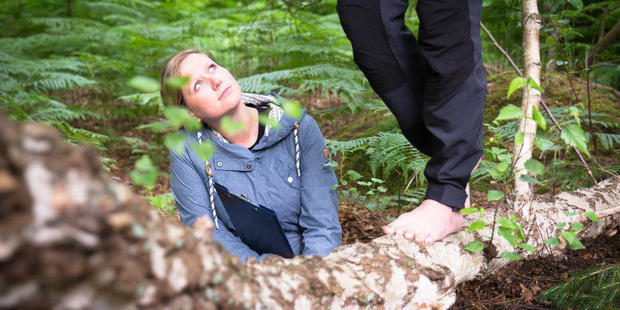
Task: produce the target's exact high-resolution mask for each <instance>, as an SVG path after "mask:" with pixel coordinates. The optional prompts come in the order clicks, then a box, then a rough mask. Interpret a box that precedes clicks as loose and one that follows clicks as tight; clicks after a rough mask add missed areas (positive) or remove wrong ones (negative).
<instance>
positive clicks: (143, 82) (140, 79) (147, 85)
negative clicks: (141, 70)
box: [127, 76, 159, 93]
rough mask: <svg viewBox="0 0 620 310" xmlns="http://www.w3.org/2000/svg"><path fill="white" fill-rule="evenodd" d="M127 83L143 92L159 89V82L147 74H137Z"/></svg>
mask: <svg viewBox="0 0 620 310" xmlns="http://www.w3.org/2000/svg"><path fill="white" fill-rule="evenodd" d="M127 84H128V85H129V86H131V87H133V88H135V89H137V90H139V91H141V92H145V93H152V92H156V91H158V90H159V83H157V81H155V80H154V79H152V78H150V77H146V76H136V77H133V78H132V79H131V80H129V81H128V82H127Z"/></svg>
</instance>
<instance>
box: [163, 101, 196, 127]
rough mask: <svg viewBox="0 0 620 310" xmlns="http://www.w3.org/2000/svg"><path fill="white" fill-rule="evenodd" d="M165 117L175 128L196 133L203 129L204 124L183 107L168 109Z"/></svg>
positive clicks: (165, 111)
mask: <svg viewBox="0 0 620 310" xmlns="http://www.w3.org/2000/svg"><path fill="white" fill-rule="evenodd" d="M164 116H165V117H166V119H167V120H168V121H169V122H170V125H172V127H173V128H175V129H179V128H181V127H185V128H186V129H187V130H189V131H191V132H196V131H198V130H200V128H202V124H201V123H200V121H199V120H198V119H196V117H194V116H193V115H192V114H191V113H190V112H189V111H188V110H187V109H185V108H182V107H166V109H165V110H164Z"/></svg>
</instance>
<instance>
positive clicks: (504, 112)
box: [495, 104, 523, 121]
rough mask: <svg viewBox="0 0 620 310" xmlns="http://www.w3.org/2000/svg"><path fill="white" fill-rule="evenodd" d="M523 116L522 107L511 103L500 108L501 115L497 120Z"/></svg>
mask: <svg viewBox="0 0 620 310" xmlns="http://www.w3.org/2000/svg"><path fill="white" fill-rule="evenodd" d="M521 117H523V112H522V111H521V108H519V107H517V106H515V105H514V104H509V105H507V106H505V107H503V108H502V109H501V110H499V115H497V117H496V118H495V121H503V120H511V119H517V118H521Z"/></svg>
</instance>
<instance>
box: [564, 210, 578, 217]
mask: <svg viewBox="0 0 620 310" xmlns="http://www.w3.org/2000/svg"><path fill="white" fill-rule="evenodd" d="M562 213H564V215H566V216H575V215H577V213H575V212H570V211H562Z"/></svg>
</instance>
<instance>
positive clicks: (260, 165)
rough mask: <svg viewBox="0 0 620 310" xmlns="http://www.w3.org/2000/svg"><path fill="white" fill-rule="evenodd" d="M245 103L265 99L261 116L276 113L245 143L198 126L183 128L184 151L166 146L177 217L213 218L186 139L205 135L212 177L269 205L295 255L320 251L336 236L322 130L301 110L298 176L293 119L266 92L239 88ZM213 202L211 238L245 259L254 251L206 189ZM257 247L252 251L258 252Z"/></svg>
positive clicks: (204, 179) (334, 197)
mask: <svg viewBox="0 0 620 310" xmlns="http://www.w3.org/2000/svg"><path fill="white" fill-rule="evenodd" d="M242 99H243V100H244V103H245V104H246V105H252V104H261V105H262V104H268V105H270V106H271V111H270V113H269V116H270V117H271V118H274V119H276V120H279V124H280V126H279V128H277V129H276V128H271V127H269V126H267V127H266V129H265V134H264V136H263V137H262V138H261V139H260V141H259V142H258V143H257V144H256V145H255V146H254V148H253V149H252V150H249V149H247V148H245V147H243V146H240V145H237V144H232V143H229V142H228V141H226V139H225V138H223V137H222V136H221V135H220V134H219V133H217V132H215V131H213V130H211V129H209V128H204V129H202V131H201V132H200V134H197V133H194V134H189V133H185V132H184V133H185V134H187V136H188V139H187V141H186V143H185V151H184V154H182V155H179V154H176V153H175V152H172V151H171V152H170V189H171V191H172V195H173V196H174V198H175V200H176V204H177V209H178V211H179V214H180V216H181V221H182V222H183V223H184V224H186V225H192V224H193V223H194V221H195V220H196V219H197V218H198V217H201V216H203V215H205V214H208V215H209V217H210V218H211V220H212V221H215V219H214V216H213V212H212V211H211V205H210V200H209V199H210V196H209V176H208V175H207V173H206V171H205V164H206V163H205V162H204V161H202V160H200V158H199V157H198V155H197V154H196V153H195V152H194V151H193V150H192V149H191V146H190V144H191V143H192V142H196V141H198V136H200V137H201V139H203V140H205V139H209V140H210V141H212V142H213V143H214V145H215V153H214V155H213V157H212V158H211V159H210V160H209V162H210V163H211V166H212V172H213V179H214V182H217V183H220V184H222V185H224V186H226V187H227V188H228V189H229V190H230V191H231V192H233V193H237V194H243V195H245V196H246V197H247V198H248V199H249V200H251V201H254V202H256V203H258V204H261V205H263V206H265V207H267V208H270V209H272V210H274V211H275V212H276V213H277V215H278V218H279V220H280V222H281V223H282V227H283V229H284V233H285V235H286V237H287V238H288V241H289V243H290V245H291V248H292V249H293V252H294V253H295V255H299V254H303V255H327V254H329V252H331V251H332V250H333V249H334V248H336V247H337V246H339V245H340V243H341V241H342V230H341V228H340V221H339V219H338V194H337V191H336V190H335V189H333V188H332V187H333V185H335V184H337V179H336V175H335V173H334V170H333V168H332V167H331V166H326V165H325V163H327V162H329V161H330V158H329V153H328V152H326V150H327V149H326V145H325V140H324V138H323V135H322V134H321V131H320V130H319V127H318V126H317V124H316V122H315V121H314V119H313V118H312V117H310V116H309V115H303V116H302V118H301V120H300V121H299V131H298V136H299V140H298V144H299V148H300V160H299V164H300V167H299V168H300V171H299V173H300V175H301V176H300V177H298V172H297V168H296V160H295V135H294V129H295V123H296V121H297V120H295V119H293V118H291V117H290V116H288V115H286V114H284V113H283V112H282V109H281V108H280V107H279V106H277V105H275V104H272V103H269V101H274V102H275V98H273V97H271V96H260V95H248V94H244V95H243V96H242ZM213 198H214V207H215V211H216V212H215V213H216V215H217V222H218V226H219V228H217V229H216V228H215V227H214V228H213V230H212V233H213V239H214V240H215V241H216V242H219V243H221V244H222V245H223V246H224V248H225V249H226V250H228V251H229V252H231V253H232V254H234V255H236V256H237V257H239V258H240V259H241V260H242V261H246V260H247V259H248V258H250V257H258V256H259V254H257V253H256V252H254V251H253V250H252V249H250V248H249V247H248V246H247V245H245V244H244V243H243V241H241V239H240V238H239V237H238V236H237V235H236V234H235V230H234V226H233V225H232V222H231V221H230V218H229V217H228V215H227V214H226V211H225V209H224V207H223V206H222V202H221V201H220V199H219V198H218V197H217V194H214V197H213ZM264 257H265V255H261V257H259V258H258V259H259V260H260V259H262V258H264Z"/></svg>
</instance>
